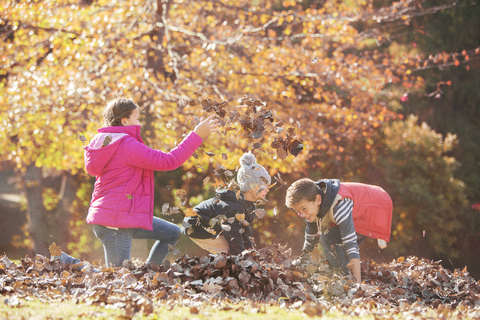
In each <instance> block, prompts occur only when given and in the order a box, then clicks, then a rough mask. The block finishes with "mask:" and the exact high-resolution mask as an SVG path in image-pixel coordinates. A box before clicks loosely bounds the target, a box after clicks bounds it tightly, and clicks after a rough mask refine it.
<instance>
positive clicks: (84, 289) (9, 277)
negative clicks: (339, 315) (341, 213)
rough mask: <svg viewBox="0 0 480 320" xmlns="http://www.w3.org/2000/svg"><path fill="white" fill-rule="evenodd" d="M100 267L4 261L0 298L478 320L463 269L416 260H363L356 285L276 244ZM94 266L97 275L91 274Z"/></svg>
mask: <svg viewBox="0 0 480 320" xmlns="http://www.w3.org/2000/svg"><path fill="white" fill-rule="evenodd" d="M99 264H100V262H95V263H94V265H93V266H90V265H87V267H84V268H83V269H82V271H79V269H80V268H79V266H78V265H76V266H70V265H67V266H64V265H61V264H60V263H59V262H58V261H50V260H49V259H47V258H46V257H44V256H41V255H37V256H36V257H35V259H30V258H28V257H25V258H24V259H22V260H21V263H19V264H18V265H16V264H14V263H13V262H11V261H10V260H9V259H8V258H7V257H6V256H3V257H2V258H0V295H2V296H4V298H5V299H4V301H5V303H6V304H8V305H10V306H17V305H21V304H22V300H31V299H39V300H40V301H45V302H47V301H52V300H53V301H64V300H68V299H74V300H75V301H76V302H77V303H85V304H95V305H105V306H108V307H111V308H119V309H123V310H124V311H125V316H126V317H131V316H133V315H134V314H135V313H137V312H140V311H141V312H143V314H144V315H146V314H149V313H151V312H153V308H154V305H155V304H156V303H165V302H169V303H176V304H179V303H184V304H185V303H186V302H190V303H192V302H196V303H199V302H201V303H204V302H210V303H211V302H212V301H216V303H218V304H221V305H224V304H225V301H228V303H229V304H234V303H237V302H245V301H250V302H251V303H254V304H258V303H265V304H280V305H285V306H287V307H290V308H303V310H304V311H305V313H307V314H309V315H322V314H324V313H325V312H326V311H328V310H337V311H340V312H344V313H347V314H354V315H361V314H372V313H373V314H376V315H379V314H386V313H390V312H392V310H396V311H398V312H400V311H402V312H405V311H409V310H410V312H413V313H416V314H418V313H419V312H420V313H421V312H424V311H422V310H425V308H426V309H430V310H432V309H435V310H438V309H439V308H441V310H450V311H451V310H456V312H460V313H462V312H463V313H462V314H465V315H467V314H468V316H469V317H476V316H478V315H479V314H480V313H478V310H480V308H479V305H480V296H479V293H480V284H479V282H478V281H475V280H474V279H473V278H471V277H470V276H469V274H468V272H467V271H466V270H462V271H461V270H455V271H454V272H451V271H449V270H447V269H444V268H442V266H441V265H440V264H439V262H431V261H429V260H427V259H419V258H416V257H409V258H407V259H404V258H399V259H397V260H394V261H392V262H391V263H390V264H376V263H375V262H373V261H366V260H364V261H362V278H363V283H362V284H361V285H357V284H355V283H354V282H353V281H352V280H351V277H350V276H348V275H344V274H342V273H341V272H339V271H336V270H331V269H330V268H329V267H328V265H327V264H326V262H325V260H324V259H323V258H322V256H321V255H320V253H318V251H315V252H314V253H312V254H311V255H306V256H302V257H293V256H292V255H291V253H290V250H289V249H286V248H285V247H282V246H279V245H272V246H269V247H266V248H263V249H260V250H257V251H255V250H251V251H245V252H244V253H242V254H241V255H238V256H227V255H225V254H218V255H213V254H210V255H207V256H204V257H201V258H199V257H189V256H187V255H184V256H182V257H180V258H178V259H177V260H176V261H175V262H174V263H172V264H170V263H168V262H167V263H165V264H164V265H161V266H158V265H153V264H145V263H141V262H139V261H136V262H125V263H124V265H123V266H122V267H120V268H107V267H102V266H100V265H99ZM94 267H95V268H98V270H100V271H99V272H94ZM195 308H197V307H195ZM477 313H478V314H477ZM457 315H458V314H457ZM472 315H473V316H472Z"/></svg>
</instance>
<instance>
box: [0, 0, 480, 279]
mask: <svg viewBox="0 0 480 320" xmlns="http://www.w3.org/2000/svg"><path fill="white" fill-rule="evenodd" d="M479 17H480V7H479V4H478V2H477V1H465V0H461V1H456V2H453V1H448V0H435V1H431V0H424V1H420V0H401V1H370V0H365V1H349V0H322V1H320V0H302V1H294V0H290V1H289V0H286V1H279V0H271V1H270V0H258V1H257V0H253V1H252V0H249V1H234V0H231V1H229V0H214V1H202V0H200V1H199V0H195V1H188V0H183V1H181V0H178V1H174V0H146V1H138V0H135V1H133V0H126V1H116V2H114V3H112V2H111V1H94V0H75V1H73V0H72V1H67V0H60V1H35V2H23V1H2V2H1V3H0V38H1V41H0V146H1V150H2V152H1V153H0V170H1V171H0V231H1V232H0V252H2V253H5V254H6V255H7V256H8V257H9V258H10V259H20V258H22V257H24V256H25V255H29V256H34V255H35V254H42V255H46V256H49V252H48V246H49V245H50V244H51V243H52V242H55V243H56V244H57V245H60V247H61V248H62V249H63V250H64V251H65V252H67V253H69V254H72V255H74V256H77V257H80V258H82V259H88V260H94V259H101V258H103V257H102V255H103V250H102V248H101V247H100V242H99V241H97V240H96V239H95V237H94V235H93V232H92V228H91V226H88V225H87V224H86V222H85V217H86V214H87V210H88V206H89V201H90V196H91V192H92V188H93V183H94V181H95V180H94V179H95V178H94V177H90V176H88V175H87V174H86V172H85V170H84V162H83V146H84V145H85V144H88V140H89V139H90V138H91V137H93V135H94V134H95V133H96V130H97V129H98V128H100V127H101V126H102V125H103V123H102V119H101V111H102V109H103V107H104V106H105V105H106V103H107V102H108V101H110V100H112V99H114V98H116V97H120V96H123V97H130V98H132V99H133V100H134V101H135V102H136V103H137V104H138V105H139V106H140V107H141V108H142V110H143V112H142V115H141V122H142V136H143V139H144V141H145V143H146V144H147V145H148V146H150V147H152V148H157V149H160V150H163V151H168V150H170V149H172V148H174V147H175V145H176V144H178V143H179V142H180V141H181V140H182V136H183V135H184V134H186V133H188V132H189V131H191V130H192V129H193V128H194V125H195V122H196V121H197V119H198V118H200V117H205V116H208V115H209V114H212V113H216V114H217V115H218V116H219V118H220V119H221V121H222V124H223V126H222V130H221V132H219V133H218V134H216V135H215V136H212V137H209V138H208V141H206V142H205V143H204V144H203V145H202V147H201V149H200V150H199V151H197V152H196V155H195V157H192V158H191V159H190V160H189V161H188V162H187V163H185V165H184V166H183V167H181V168H179V169H177V170H174V171H171V172H156V173H155V179H156V181H155V186H156V194H155V212H154V214H155V215H156V216H159V217H162V218H164V219H166V220H169V221H173V222H175V223H178V224H179V225H180V224H181V221H182V219H183V216H182V215H181V214H174V215H169V216H165V215H162V214H161V211H162V209H161V208H162V206H163V205H164V204H165V203H169V205H170V206H177V207H179V208H180V210H185V209H186V207H185V206H181V205H180V200H179V199H177V198H176V196H175V192H176V191H177V190H179V189H182V190H184V191H185V192H186V194H187V197H188V199H189V204H190V205H191V206H194V205H196V204H198V203H199V202H201V201H202V200H204V199H207V198H209V197H212V196H213V195H214V194H215V189H216V188H218V187H219V186H221V185H222V182H221V181H223V182H224V183H228V182H229V181H230V180H231V179H234V178H235V169H236V167H237V166H238V159H239V158H240V156H241V155H242V154H243V153H244V152H247V151H249V150H251V151H252V152H253V153H254V155H255V156H256V157H257V160H258V162H259V163H260V164H261V165H263V166H264V167H265V168H267V170H269V172H270V174H271V175H272V177H274V179H273V181H274V182H276V185H275V186H273V187H272V188H271V189H270V192H269V194H268V196H267V199H268V200H269V202H268V203H267V204H266V205H264V206H263V208H264V209H265V210H266V211H267V215H266V217H264V218H263V219H260V220H257V221H255V222H254V223H253V230H254V235H255V239H256V243H257V246H258V247H264V246H267V245H269V244H272V243H280V244H282V245H286V246H288V247H291V248H292V249H293V253H294V254H299V253H300V251H301V248H302V246H303V238H304V236H303V235H304V227H305V221H303V220H302V219H300V218H298V217H297V216H296V215H295V214H294V212H292V211H291V210H288V209H287V208H286V207H285V205H284V198H285V192H286V189H287V187H288V186H289V185H290V184H291V183H292V182H294V181H295V180H297V179H299V178H303V177H309V178H311V179H313V180H318V179H322V178H337V179H340V180H341V181H358V182H363V183H369V184H375V185H379V186H381V187H383V188H384V189H385V190H386V191H387V192H388V193H389V194H390V195H391V197H392V199H393V203H394V216H393V222H392V237H391V241H390V243H389V244H388V247H387V248H386V249H383V250H380V249H379V248H378V246H377V245H376V242H375V241H373V240H369V241H366V242H365V244H364V245H362V249H361V258H362V259H374V260H376V261H379V262H390V261H391V260H392V259H394V258H397V257H399V256H409V255H416V256H418V257H423V258H428V259H431V260H442V264H443V265H444V267H446V268H449V269H454V268H462V269H463V268H464V267H465V266H467V269H468V271H469V272H470V274H471V275H472V276H474V277H475V278H476V279H478V278H479V277H480V259H477V256H478V254H479V249H478V243H479V240H480V233H479V231H480V230H479V228H480V218H479V215H480V143H479V141H480V130H479V128H480V106H479V101H480V99H479V98H480V97H479V96H480V90H479V89H478V88H479V87H480V76H479V72H478V71H479V69H480V65H479V57H480V20H479V19H480V18H479ZM224 101H226V102H224ZM295 140H297V141H298V142H296V144H298V143H301V144H302V145H303V150H302V151H301V152H300V153H299V154H298V155H297V152H296V151H298V150H299V149H296V148H295V146H296V144H295V143H294V141H295ZM207 152H208V154H207ZM219 166H224V167H225V168H226V169H228V170H229V171H230V172H232V173H233V175H232V176H227V175H225V174H219V172H218V170H216V169H218V168H219ZM150 246H151V243H147V242H146V241H135V242H134V248H133V250H132V257H135V258H143V259H145V258H146V257H147V254H148V248H149V247H150ZM177 247H178V249H180V250H181V252H182V254H184V253H187V254H189V255H190V256H192V255H204V254H205V252H204V251H202V250H201V249H199V248H198V247H196V245H195V244H194V243H193V242H191V241H190V240H189V239H187V238H186V237H185V236H182V238H181V239H180V241H179V243H178V244H177ZM176 257H178V256H174V255H170V256H169V259H170V260H172V261H173V260H175V259H176Z"/></svg>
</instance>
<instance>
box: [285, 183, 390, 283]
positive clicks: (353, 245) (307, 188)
mask: <svg viewBox="0 0 480 320" xmlns="http://www.w3.org/2000/svg"><path fill="white" fill-rule="evenodd" d="M285 202H286V205H287V207H289V208H291V209H293V210H295V212H296V213H297V214H298V215H299V216H300V217H302V218H305V219H306V220H307V227H306V229H305V243H304V246H303V250H304V251H307V252H311V251H312V250H313V249H314V248H315V246H317V245H318V243H319V242H320V244H321V245H322V248H323V251H324V252H325V255H326V257H327V260H328V262H329V264H330V266H331V267H333V268H342V269H343V270H344V271H345V272H347V273H348V268H347V264H348V261H350V263H351V269H352V275H353V278H354V280H355V281H356V282H357V283H361V281H362V280H361V272H360V252H359V245H360V244H361V243H362V242H363V241H364V240H365V239H366V238H367V237H370V238H374V239H377V240H378V244H379V246H380V247H381V248H384V247H385V246H386V242H388V241H389V240H390V233H391V224H392V200H391V199H390V196H389V195H388V193H387V192H386V191H385V190H383V189H382V188H380V187H377V186H373V185H368V184H363V183H356V182H343V183H340V181H339V180H337V179H323V180H319V181H317V182H314V181H312V180H310V179H300V180H297V181H296V182H294V183H293V184H292V185H291V186H290V187H289V188H288V190H287V195H286V201H285ZM320 235H321V236H320Z"/></svg>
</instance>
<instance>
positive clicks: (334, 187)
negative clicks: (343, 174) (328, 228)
mask: <svg viewBox="0 0 480 320" xmlns="http://www.w3.org/2000/svg"><path fill="white" fill-rule="evenodd" d="M315 184H316V185H317V187H318V189H319V190H320V195H321V196H322V203H321V204H320V210H319V212H318V215H317V216H318V217H319V218H320V219H322V218H323V217H324V216H325V215H326V214H327V212H328V210H330V207H331V206H332V204H333V201H334V200H335V197H336V196H337V193H338V190H339V189H340V180H338V179H323V180H319V181H317V182H315Z"/></svg>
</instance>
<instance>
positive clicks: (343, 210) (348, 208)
mask: <svg viewBox="0 0 480 320" xmlns="http://www.w3.org/2000/svg"><path fill="white" fill-rule="evenodd" d="M352 210H353V200H352V199H349V198H345V199H343V200H341V201H339V202H338V204H337V205H336V206H335V207H334V208H333V218H334V219H335V223H336V224H337V225H338V227H339V229H340V235H341V237H342V243H343V245H344V249H345V252H346V253H347V255H348V259H349V260H350V262H351V263H352V267H353V268H352V274H353V277H354V278H355V281H356V282H357V283H360V282H361V272H360V249H359V248H358V243H357V233H356V232H355V225H354V223H353V215H352Z"/></svg>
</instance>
